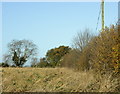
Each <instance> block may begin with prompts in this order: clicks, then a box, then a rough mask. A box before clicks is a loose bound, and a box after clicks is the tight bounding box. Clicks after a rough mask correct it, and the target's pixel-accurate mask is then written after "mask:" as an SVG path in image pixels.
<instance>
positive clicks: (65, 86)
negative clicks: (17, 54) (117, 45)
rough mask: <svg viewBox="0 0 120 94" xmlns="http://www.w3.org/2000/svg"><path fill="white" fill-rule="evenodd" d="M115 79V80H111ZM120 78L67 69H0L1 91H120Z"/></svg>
mask: <svg viewBox="0 0 120 94" xmlns="http://www.w3.org/2000/svg"><path fill="white" fill-rule="evenodd" d="M113 76H114V77H113ZM118 78H120V76H119V77H118V75H117V77H115V75H112V74H109V75H103V76H101V75H100V74H98V73H95V72H93V71H92V70H90V71H87V72H75V71H73V70H70V69H67V68H2V89H3V92H21V91H22V92H120V79H118Z"/></svg>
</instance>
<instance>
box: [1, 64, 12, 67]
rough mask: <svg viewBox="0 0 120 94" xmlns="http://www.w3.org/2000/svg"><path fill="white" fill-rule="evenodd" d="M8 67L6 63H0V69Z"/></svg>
mask: <svg viewBox="0 0 120 94" xmlns="http://www.w3.org/2000/svg"><path fill="white" fill-rule="evenodd" d="M9 66H10V65H9V64H8V63H0V67H9Z"/></svg>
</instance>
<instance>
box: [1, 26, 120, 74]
mask: <svg viewBox="0 0 120 94" xmlns="http://www.w3.org/2000/svg"><path fill="white" fill-rule="evenodd" d="M119 28H120V26H119V25H116V26H114V25H111V26H110V27H105V29H104V30H103V31H101V32H100V33H99V34H98V35H93V34H92V33H91V31H90V30H89V29H85V30H84V31H81V32H79V33H77V35H76V36H75V37H74V38H73V45H72V47H69V46H59V47H57V48H53V49H50V50H48V51H47V53H46V55H45V57H43V58H40V59H39V60H38V59H37V58H36V54H37V46H36V45H35V44H34V43H33V42H31V41H29V40H13V41H12V42H10V43H9V44H8V48H9V51H8V53H7V54H6V55H5V56H4V63H2V64H1V66H3V67H5V66H6V67H8V66H14V67H23V65H24V64H25V63H26V62H27V61H28V60H30V59H31V67H41V68H44V67H53V68H54V67H68V68H72V69H75V70H78V71H88V70H90V69H92V70H95V71H100V72H103V71H111V72H116V73H119V72H120V51H119V47H120V38H119V37H120V36H119V34H118V32H119V30H120V29H119ZM10 62H11V65H10V64H9V63H10Z"/></svg>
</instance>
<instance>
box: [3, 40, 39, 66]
mask: <svg viewBox="0 0 120 94" xmlns="http://www.w3.org/2000/svg"><path fill="white" fill-rule="evenodd" d="M36 54H37V47H36V45H35V44H34V43H33V42H31V41H29V40H13V41H11V42H10V43H9V44H8V53H7V55H6V57H7V58H5V57H4V59H5V61H8V60H7V59H11V61H12V63H13V65H15V66H18V67H22V66H23V65H24V64H25V62H27V61H28V60H29V59H30V58H32V57H34V56H35V55H36ZM8 57H9V58H8Z"/></svg>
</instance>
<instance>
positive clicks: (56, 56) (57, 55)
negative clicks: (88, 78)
mask: <svg viewBox="0 0 120 94" xmlns="http://www.w3.org/2000/svg"><path fill="white" fill-rule="evenodd" d="M70 49H71V48H69V47H68V46H60V47H58V48H54V49H51V50H49V51H48V52H47V54H46V60H47V62H48V63H49V65H50V66H51V67H55V66H60V60H61V58H62V57H63V56H64V55H65V54H67V53H68V52H69V51H70Z"/></svg>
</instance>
